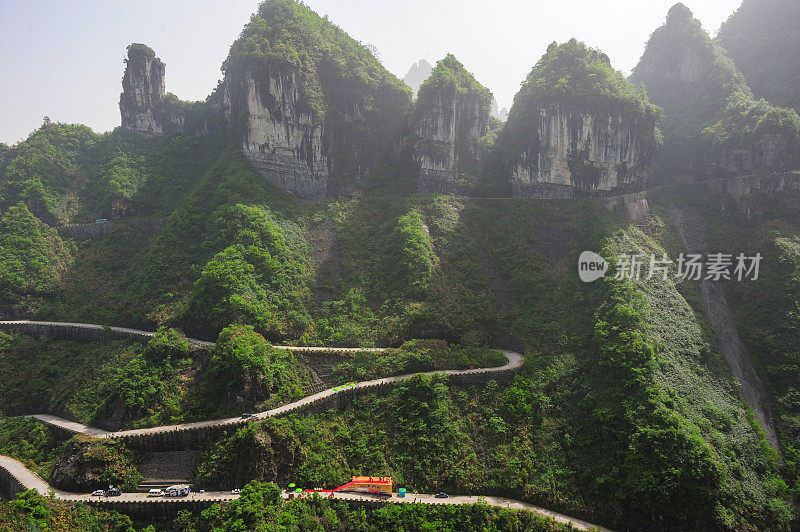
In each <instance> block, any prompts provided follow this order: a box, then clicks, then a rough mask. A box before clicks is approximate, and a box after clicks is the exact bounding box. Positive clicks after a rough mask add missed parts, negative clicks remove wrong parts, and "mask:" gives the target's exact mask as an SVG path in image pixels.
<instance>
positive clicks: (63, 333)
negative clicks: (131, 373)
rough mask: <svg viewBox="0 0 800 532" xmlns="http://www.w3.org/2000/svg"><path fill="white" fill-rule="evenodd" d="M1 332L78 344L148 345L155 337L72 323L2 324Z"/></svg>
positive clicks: (131, 331) (137, 332) (149, 334)
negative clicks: (111, 340)
mask: <svg viewBox="0 0 800 532" xmlns="http://www.w3.org/2000/svg"><path fill="white" fill-rule="evenodd" d="M0 330H3V331H8V332H13V333H18V334H27V335H29V336H33V337H34V338H37V339H39V340H42V339H44V338H48V337H49V338H58V339H60V340H75V341H78V342H99V341H102V340H108V339H109V338H121V339H124V340H130V341H132V342H138V343H141V344H146V343H147V342H149V341H150V338H151V337H152V336H153V334H152V333H146V332H142V331H134V330H129V329H123V328H119V327H103V326H101V325H89V324H71V323H42V322H27V321H18V322H0Z"/></svg>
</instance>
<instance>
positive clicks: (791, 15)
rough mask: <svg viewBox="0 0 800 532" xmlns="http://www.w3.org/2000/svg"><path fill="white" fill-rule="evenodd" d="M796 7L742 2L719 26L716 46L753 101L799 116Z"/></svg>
mask: <svg viewBox="0 0 800 532" xmlns="http://www.w3.org/2000/svg"><path fill="white" fill-rule="evenodd" d="M799 18H800V4H798V3H797V2H793V1H792V0H745V1H744V2H742V5H741V6H739V9H737V10H736V12H734V13H733V14H732V15H731V16H730V17H728V20H727V21H725V23H724V24H723V25H722V28H720V30H719V35H718V36H717V42H718V43H719V44H720V45H721V46H722V47H723V48H725V50H727V52H728V55H729V56H730V57H731V59H733V60H734V61H735V62H736V66H737V68H738V69H739V70H741V71H742V74H744V77H745V78H746V79H747V84H748V85H749V86H750V88H751V89H752V90H753V93H754V94H755V95H756V97H757V98H764V99H765V100H767V101H768V102H769V103H771V104H773V105H778V106H781V107H791V108H794V109H795V111H798V112H800V68H798V66H797V65H798V62H800V29H798V27H797V23H796V22H797V20H798V19H799Z"/></svg>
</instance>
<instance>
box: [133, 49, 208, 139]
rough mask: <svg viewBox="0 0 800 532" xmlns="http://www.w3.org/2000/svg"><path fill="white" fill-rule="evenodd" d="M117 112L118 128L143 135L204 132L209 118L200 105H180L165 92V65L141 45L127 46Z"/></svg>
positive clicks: (196, 103) (172, 96) (203, 104)
mask: <svg viewBox="0 0 800 532" xmlns="http://www.w3.org/2000/svg"><path fill="white" fill-rule="evenodd" d="M125 62H126V67H125V74H124V75H123V77H122V94H120V97H119V110H120V114H121V115H122V127H123V128H124V129H128V130H130V131H136V132H137V133H142V134H143V135H164V134H170V133H188V134H191V135H196V136H201V135H204V134H206V133H208V131H209V129H210V127H211V122H212V121H213V117H212V115H211V114H210V113H208V112H206V111H207V109H208V106H206V105H205V103H203V102H191V103H190V102H181V101H180V100H178V98H177V97H176V96H175V95H173V94H168V93H166V91H165V88H166V79H165V71H166V68H165V65H164V63H163V62H162V61H161V59H159V58H158V57H156V54H155V52H153V50H152V49H150V48H149V47H148V46H145V45H144V44H138V43H134V44H131V45H130V46H128V58H127V59H126V60H125Z"/></svg>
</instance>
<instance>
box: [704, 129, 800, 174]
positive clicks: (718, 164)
mask: <svg viewBox="0 0 800 532" xmlns="http://www.w3.org/2000/svg"><path fill="white" fill-rule="evenodd" d="M798 166H800V153H798V143H797V139H795V138H790V137H787V136H786V135H781V134H779V133H770V134H765V135H762V136H760V137H758V138H756V139H755V140H754V141H752V142H751V143H750V144H747V145H746V146H743V147H742V146H739V147H724V148H722V149H717V150H715V153H713V154H708V153H707V154H706V156H705V159H704V161H703V165H702V170H703V171H704V174H706V175H709V176H714V177H722V176H734V175H745V174H764V173H770V172H781V171H786V170H791V169H796V168H797V167H798Z"/></svg>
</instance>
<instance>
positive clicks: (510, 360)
mask: <svg viewBox="0 0 800 532" xmlns="http://www.w3.org/2000/svg"><path fill="white" fill-rule="evenodd" d="M275 347H280V348H281V349H286V348H287V347H286V346H275ZM328 351H329V350H328ZM503 354H504V355H505V356H506V359H507V362H506V363H505V364H504V365H502V366H497V367H494V368H478V369H465V370H457V369H451V370H444V371H426V372H423V373H409V374H405V375H397V376H395V377H383V378H380V379H373V380H369V381H362V382H357V383H355V384H353V385H351V386H336V387H334V388H328V389H327V390H322V391H321V392H317V393H315V394H313V395H308V396H306V397H303V398H302V399H298V400H297V401H294V402H292V403H288V404H285V405H283V406H279V407H276V408H273V409H271V410H265V411H263V412H258V413H256V414H254V415H253V417H252V418H250V419H249V420H243V419H242V418H241V417H229V418H222V419H209V420H205V421H195V422H191V423H181V424H179V425H161V426H158V427H151V428H146V429H132V430H121V431H115V432H110V431H107V430H103V429H99V428H95V427H90V426H87V425H82V424H80V423H75V422H74V421H68V420H66V419H63V418H60V417H58V416H53V415H50V414H32V415H29V416H27V417H31V418H35V419H38V420H40V421H43V422H45V423H48V424H50V425H55V426H57V427H60V428H62V429H66V430H68V431H70V432H75V433H80V434H85V435H87V436H91V437H93V438H125V437H131V436H147V435H152V434H159V433H164V432H173V431H176V430H193V429H200V428H206V427H212V426H220V425H234V424H241V423H246V422H247V421H250V420H257V419H266V418H269V417H278V416H281V415H284V414H287V413H289V412H292V411H294V410H296V409H298V408H300V407H303V406H307V405H310V404H312V403H316V402H318V401H320V400H323V399H327V398H330V397H332V396H334V395H336V394H340V393H344V392H346V391H348V390H351V389H354V390H358V389H364V388H372V387H375V386H381V385H386V384H394V383H398V382H401V381H404V380H408V379H410V378H411V377H413V376H415V375H420V374H421V375H434V374H444V375H474V374H486V373H497V372H506V371H514V370H516V369H518V368H519V367H521V366H522V364H523V363H524V362H525V358H524V357H523V356H522V355H520V354H519V353H516V352H514V351H503Z"/></svg>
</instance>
